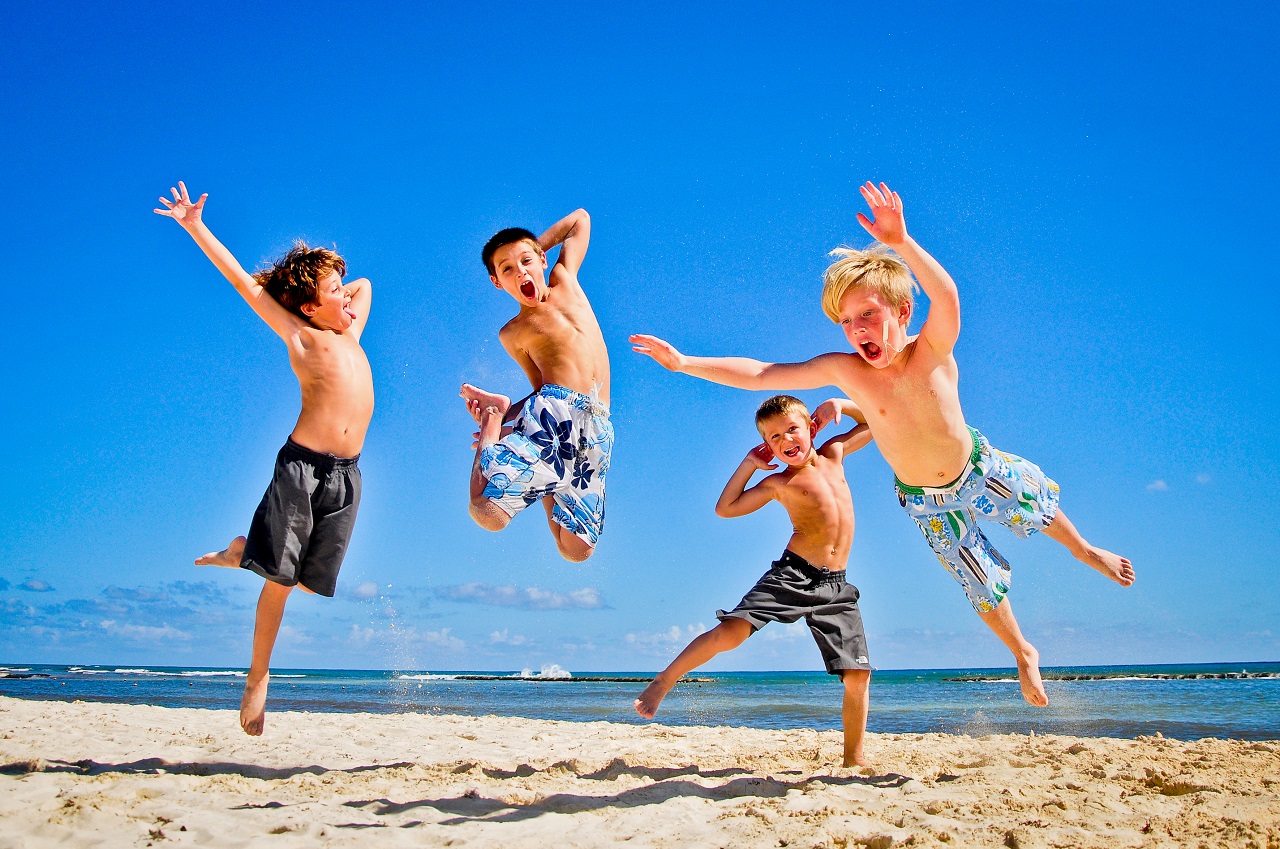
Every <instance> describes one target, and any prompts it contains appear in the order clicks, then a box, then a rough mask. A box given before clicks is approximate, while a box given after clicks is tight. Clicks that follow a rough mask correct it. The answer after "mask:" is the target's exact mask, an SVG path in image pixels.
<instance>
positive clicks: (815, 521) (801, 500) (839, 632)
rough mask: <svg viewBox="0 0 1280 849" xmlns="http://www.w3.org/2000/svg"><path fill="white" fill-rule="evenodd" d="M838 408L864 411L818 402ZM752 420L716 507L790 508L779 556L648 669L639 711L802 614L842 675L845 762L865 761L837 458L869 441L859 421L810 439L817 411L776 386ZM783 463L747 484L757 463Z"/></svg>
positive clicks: (844, 492) (861, 670)
mask: <svg viewBox="0 0 1280 849" xmlns="http://www.w3.org/2000/svg"><path fill="white" fill-rule="evenodd" d="M835 411H838V412H841V413H843V414H844V415H847V416H850V417H851V418H855V419H860V418H861V417H862V414H861V412H860V411H859V410H858V408H857V407H856V406H855V405H854V404H853V403H852V402H851V401H847V400H845V399H843V398H841V399H833V400H831V401H827V402H826V403H824V404H822V405H821V406H819V408H818V412H819V415H820V416H822V417H825V418H828V419H829V418H831V417H833V416H834V415H835ZM756 427H758V428H759V429H760V435H761V436H763V437H764V440H765V441H764V444H763V445H758V446H756V447H755V448H752V449H751V450H750V451H748V452H747V456H746V458H745V459H744V460H743V461H742V463H741V465H739V466H738V469H737V471H735V472H734V473H733V477H731V478H729V482H728V483H727V484H725V487H724V492H723V493H721V494H720V500H719V501H717V502H716V515H718V516H722V517H724V518H726V519H730V518H733V517H734V516H745V515H747V514H748V513H754V512H755V511H757V510H759V509H760V508H761V507H763V506H764V505H766V504H768V503H769V502H770V501H777V502H779V503H780V504H782V506H783V507H785V508H786V510H787V515H788V516H790V517H791V527H792V531H791V539H789V540H787V547H786V549H785V550H784V551H783V552H782V556H781V557H779V558H778V559H777V560H776V561H774V563H773V566H772V567H770V569H769V571H768V572H766V573H765V574H764V577H762V578H761V579H760V580H759V581H757V582H756V585H755V586H754V587H752V588H751V592H749V593H747V594H746V595H745V596H743V599H742V601H740V602H739V603H738V606H737V607H735V608H734V609H733V610H731V611H729V612H728V613H725V612H724V611H723V610H720V611H717V612H716V618H717V619H719V620H720V624H719V625H717V626H716V627H715V628H713V629H711V630H710V631H708V632H707V633H705V634H701V635H699V636H698V637H697V638H696V639H695V640H694V641H693V642H691V643H689V645H688V646H687V647H686V648H685V650H684V651H682V652H680V655H679V656H678V657H676V659H675V660H673V661H671V665H670V666H668V667H667V668H666V669H664V670H663V671H662V672H661V673H659V674H658V677H656V678H654V679H653V683H651V684H650V685H649V686H648V687H646V688H645V691H644V692H643V693H641V694H640V698H638V699H636V701H635V708H636V712H637V713H639V714H640V715H641V716H643V717H644V718H645V719H653V716H654V714H656V713H657V712H658V705H659V704H661V703H662V699H663V697H664V696H666V695H667V693H668V692H669V691H670V690H671V688H672V687H674V686H675V684H676V682H677V681H679V680H680V678H681V676H683V675H685V674H687V673H688V672H689V671H690V670H693V669H696V668H697V667H699V666H701V665H702V664H704V663H706V662H707V661H709V660H711V658H713V657H715V656H716V655H718V654H720V653H721V652H725V651H730V650H731V649H736V648H737V647H738V646H740V645H742V643H743V641H744V640H746V639H747V637H750V636H751V635H752V634H754V633H755V632H756V631H758V630H760V629H761V628H763V627H764V626H765V625H766V624H768V623H769V622H785V623H790V622H795V621H796V620H797V619H799V618H800V617H802V616H803V617H804V620H805V622H806V623H807V624H808V625H809V630H810V632H812V634H813V639H814V642H816V643H817V644H818V650H819V651H821V652H822V660H823V663H824V664H825V665H826V667H827V672H829V673H831V674H832V675H839V676H840V678H841V679H842V680H843V681H844V711H843V719H844V765H845V766H855V765H856V766H866V759H865V758H864V756H863V752H862V737H863V734H864V732H865V731H866V729H867V695H868V689H869V687H870V683H871V664H870V662H869V661H868V659H867V638H866V636H865V635H864V634H863V630H862V614H861V613H860V612H859V611H858V588H857V587H855V586H853V585H852V584H850V583H848V582H847V581H845V564H846V563H847V562H848V560H849V548H850V546H852V545H853V497H852V496H851V495H850V494H849V484H848V483H846V482H845V479H844V458H845V457H846V456H848V455H849V454H852V453H853V452H854V451H857V450H858V449H859V448H861V447H863V446H864V445H866V444H867V443H868V442H870V441H871V433H870V431H869V430H868V429H867V426H866V425H865V424H859V425H857V426H856V427H854V428H853V429H852V430H850V431H849V432H848V433H843V434H840V435H839V436H835V437H832V438H831V439H828V440H827V441H826V442H825V443H824V444H823V445H822V447H821V448H818V449H817V450H815V449H814V447H813V437H814V435H815V434H816V433H817V432H818V423H817V420H816V417H815V418H814V419H811V418H810V417H809V411H808V410H807V409H805V406H804V404H803V403H802V402H801V401H800V399H799V398H793V397H791V396H790V395H775V396H774V397H772V398H770V399H769V400H767V401H765V402H764V403H763V404H761V405H760V409H759V410H758V411H757V412H756ZM775 459H777V460H779V461H781V462H782V464H783V466H784V468H783V469H782V471H780V472H777V473H776V474H772V475H769V476H768V477H766V478H765V479H764V480H762V481H760V483H758V484H756V485H755V486H753V487H751V488H750V489H746V486H747V484H748V483H749V482H750V481H751V477H752V475H754V474H755V473H756V472H757V471H762V470H763V471H768V470H772V469H776V468H777V466H776V465H775V464H774V462H773V461H774V460H775Z"/></svg>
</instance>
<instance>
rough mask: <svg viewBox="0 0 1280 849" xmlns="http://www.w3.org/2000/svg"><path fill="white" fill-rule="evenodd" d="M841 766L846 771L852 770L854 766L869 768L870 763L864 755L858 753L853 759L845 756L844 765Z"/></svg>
mask: <svg viewBox="0 0 1280 849" xmlns="http://www.w3.org/2000/svg"><path fill="white" fill-rule="evenodd" d="M841 766H843V767H845V768H846V769H852V768H853V767H855V766H871V762H870V761H868V760H867V758H866V756H865V755H863V754H862V753H861V752H859V753H858V754H856V755H854V756H853V757H849V756H848V755H846V756H845V759H844V763H843V764H841Z"/></svg>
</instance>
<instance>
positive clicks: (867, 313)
mask: <svg viewBox="0 0 1280 849" xmlns="http://www.w3.org/2000/svg"><path fill="white" fill-rule="evenodd" d="M862 317H863V318H871V310H867V311H866V312H864V313H863V314H862Z"/></svg>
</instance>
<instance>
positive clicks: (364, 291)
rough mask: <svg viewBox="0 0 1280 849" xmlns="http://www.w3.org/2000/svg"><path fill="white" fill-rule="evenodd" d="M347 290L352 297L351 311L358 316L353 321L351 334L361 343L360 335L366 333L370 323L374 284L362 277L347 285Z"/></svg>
mask: <svg viewBox="0 0 1280 849" xmlns="http://www.w3.org/2000/svg"><path fill="white" fill-rule="evenodd" d="M346 289H347V292H349V293H350V295H351V311H352V312H353V313H355V314H356V317H355V318H353V319H352V320H351V329H350V331H349V332H350V333H351V334H352V335H354V336H355V337H356V341H357V342H359V341H360V334H362V333H364V326H365V325H366V324H367V323H368V322H369V308H370V306H372V305H373V284H372V283H370V282H369V278H367V277H361V278H360V279H359V280H352V281H351V282H350V283H347V284H346Z"/></svg>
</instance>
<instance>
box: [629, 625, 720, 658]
mask: <svg viewBox="0 0 1280 849" xmlns="http://www.w3.org/2000/svg"><path fill="white" fill-rule="evenodd" d="M706 630H707V626H705V625H703V624H702V623H701V622H699V623H698V624H697V625H686V626H684V627H683V628H681V627H680V626H679V625H672V626H671V627H670V628H668V629H667V630H665V631H656V632H647V633H646V632H641V633H638V634H635V633H633V634H627V636H626V641H627V645H629V646H635V647H636V648H637V649H640V650H641V651H645V652H648V653H655V654H669V653H670V652H671V651H673V650H674V649H677V648H681V647H683V646H684V644H685V643H687V642H689V641H690V640H692V639H693V638H694V637H696V636H698V635H699V634H702V633H704V632H705V631H706Z"/></svg>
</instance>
